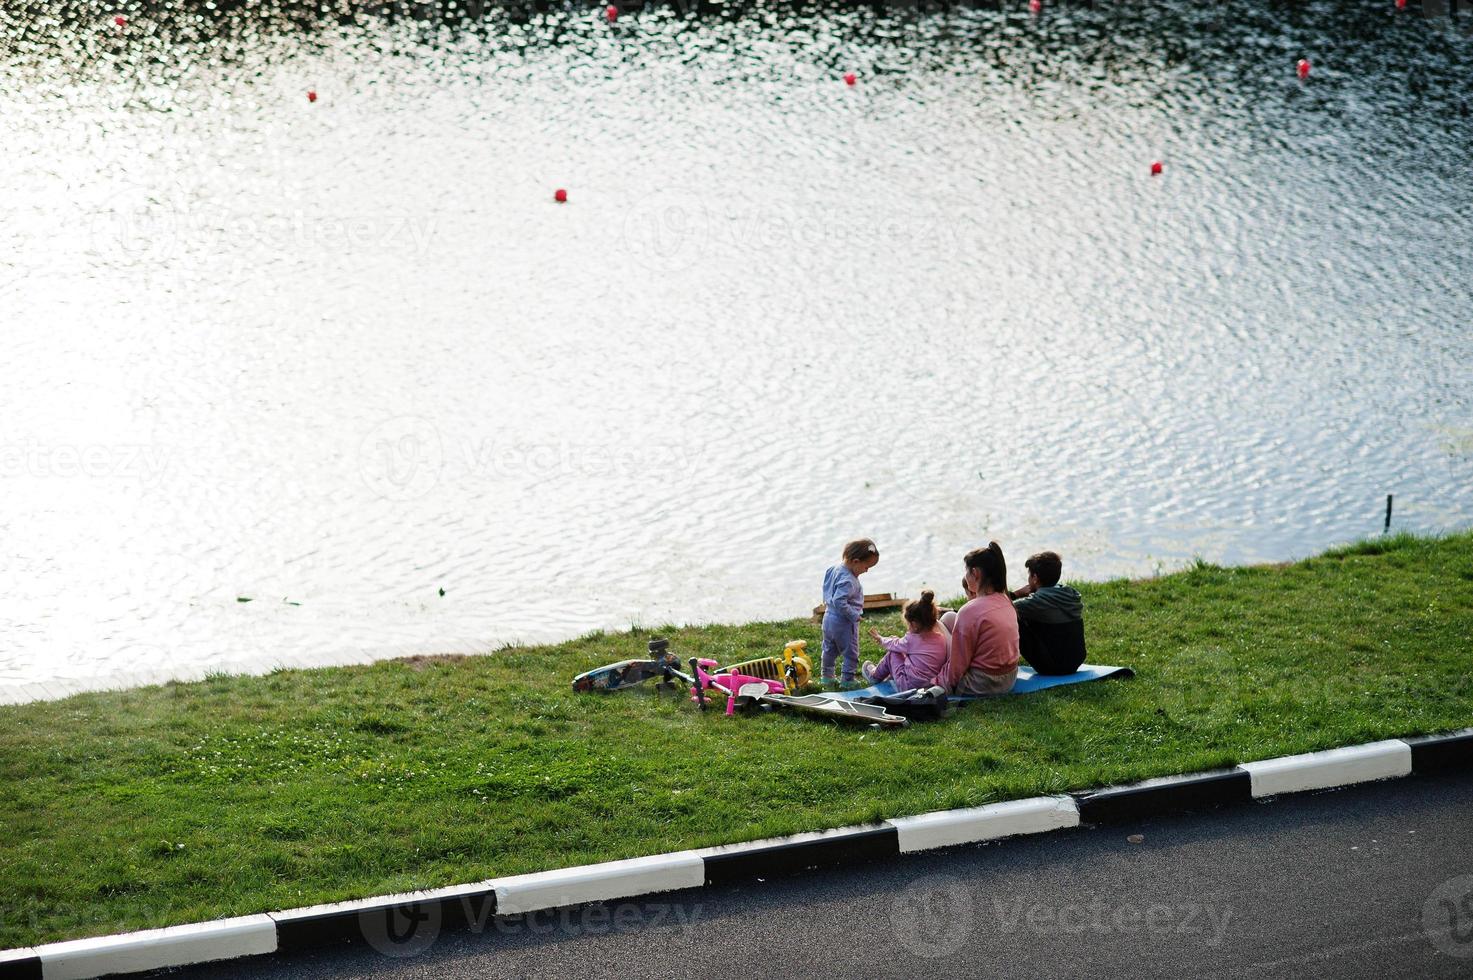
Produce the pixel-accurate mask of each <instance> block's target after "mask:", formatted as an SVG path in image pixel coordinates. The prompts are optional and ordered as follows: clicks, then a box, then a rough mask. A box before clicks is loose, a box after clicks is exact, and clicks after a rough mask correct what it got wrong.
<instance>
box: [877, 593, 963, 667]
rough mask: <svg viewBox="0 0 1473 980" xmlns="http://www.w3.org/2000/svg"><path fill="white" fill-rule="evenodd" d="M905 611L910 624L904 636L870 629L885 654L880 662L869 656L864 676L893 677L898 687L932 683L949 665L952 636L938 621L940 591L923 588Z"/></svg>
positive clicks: (907, 624)
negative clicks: (937, 600)
mask: <svg viewBox="0 0 1473 980" xmlns="http://www.w3.org/2000/svg"><path fill="white" fill-rule="evenodd" d="M903 615H904V616H905V623H906V626H907V627H909V631H908V632H907V633H906V634H905V635H904V636H901V637H894V636H881V635H880V631H879V630H870V631H869V635H870V636H872V637H874V640H875V642H876V643H878V644H879V645H880V646H881V647H883V648H884V650H885V658H884V659H883V660H881V661H880V662H879V663H878V664H875V663H871V662H870V661H868V660H866V661H865V662H864V679H865V680H866V681H868V682H869V683H871V684H875V683H878V682H879V681H882V680H885V679H886V678H889V679H890V681H891V682H892V683H893V684H894V685H895V690H897V691H909V690H912V689H914V688H917V687H930V686H931V685H932V684H935V683H936V675H937V674H939V673H941V671H943V670H945V669H946V657H947V652H948V649H949V647H950V637H948V636H947V635H946V630H944V629H943V628H942V627H941V624H940V623H938V622H936V593H934V592H930V591H926V592H922V593H921V597H920V598H919V599H917V600H915V601H914V602H907V603H906V604H905V612H904V614H903Z"/></svg>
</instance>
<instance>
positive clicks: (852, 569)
mask: <svg viewBox="0 0 1473 980" xmlns="http://www.w3.org/2000/svg"><path fill="white" fill-rule="evenodd" d="M879 562H880V549H879V548H876V547H875V543H874V542H873V541H871V540H870V539H869V538H860V539H859V540H858V541H850V542H849V543H848V544H846V545H845V546H844V559H843V561H842V562H840V563H839V564H837V565H835V566H834V567H833V568H830V569H829V570H828V571H827V572H824V574H823V602H824V606H825V608H824V613H823V659H822V664H823V674H822V677H821V678H820V679H821V680H822V681H823V682H824V683H825V684H832V683H833V681H834V663H835V661H837V660H839V659H840V657H842V658H843V671H844V673H843V679H844V683H846V684H850V683H853V681H854V671H855V670H856V669H857V668H858V667H859V617H860V614H861V613H863V612H864V589H862V588H860V586H859V576H861V575H863V574H864V573H865V572H867V571H869V570H870V569H871V568H874V567H875V566H876V565H877V564H879Z"/></svg>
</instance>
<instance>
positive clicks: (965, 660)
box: [938, 592, 1018, 691]
mask: <svg viewBox="0 0 1473 980" xmlns="http://www.w3.org/2000/svg"><path fill="white" fill-rule="evenodd" d="M1017 666H1018V614H1017V613H1015V612H1013V603H1012V601H1011V600H1010V599H1008V597H1007V596H1006V595H1005V594H1003V593H1001V592H993V593H991V594H990V595H979V596H978V597H977V598H975V599H973V600H972V601H971V602H969V603H967V604H966V605H965V606H962V608H961V611H960V612H958V613H957V614H956V623H955V624H953V627H952V630H951V658H950V660H949V661H948V663H947V665H946V678H945V680H942V681H938V683H940V684H942V685H943V686H944V687H945V688H946V689H947V690H948V691H949V690H952V689H953V688H955V687H956V683H957V681H959V680H961V679H962V677H963V676H964V675H965V674H966V672H967V671H969V670H971V669H972V668H973V667H975V668H977V669H978V670H980V671H982V672H983V673H984V674H993V675H998V674H1006V673H1008V672H1009V671H1011V670H1014V669H1016V668H1017Z"/></svg>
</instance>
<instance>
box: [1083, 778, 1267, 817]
mask: <svg viewBox="0 0 1473 980" xmlns="http://www.w3.org/2000/svg"><path fill="white" fill-rule="evenodd" d="M1074 796H1075V798H1076V799H1078V800H1079V819H1080V820H1082V821H1083V822H1085V823H1094V824H1112V823H1122V822H1125V821H1129V820H1138V819H1140V818H1141V817H1149V816H1155V815H1157V814H1163V813H1180V812H1182V811H1184V810H1207V809H1211V808H1213V807H1219V806H1226V805H1228V804H1231V803H1247V802H1249V801H1250V800H1252V799H1253V783H1252V777H1251V776H1250V775H1249V774H1248V773H1247V771H1245V770H1243V769H1241V768H1236V767H1235V768H1233V769H1223V770H1220V771H1217V772H1200V773H1193V774H1192V775H1189V776H1162V777H1160V778H1157V779H1147V780H1145V781H1144V782H1140V783H1133V784H1131V785H1128V786H1112V787H1110V788H1108V789H1101V790H1095V791H1094V792H1089V793H1075V794H1074Z"/></svg>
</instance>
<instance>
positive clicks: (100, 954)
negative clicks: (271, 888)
mask: <svg viewBox="0 0 1473 980" xmlns="http://www.w3.org/2000/svg"><path fill="white" fill-rule="evenodd" d="M275 951H276V923H275V922H273V921H272V920H271V917H270V916H269V915H247V916H242V917H240V918H237V919H217V920H215V921H213V922H198V923H194V924H191V925H184V926H168V927H166V928H163V929H146V930H144V931H142V932H128V933H123V934H122V935H119V936H98V937H96V938H94V939H73V940H69V941H67V942H62V943H52V944H50V945H49V946H38V947H36V952H37V953H39V954H40V958H41V976H42V977H44V978H45V980H86V978H88V977H95V976H99V975H102V974H107V973H141V972H143V971H145V970H157V969H161V968H163V967H166V966H184V965H186V964H189V963H203V962H206V961H208V960H230V959H235V958H236V957H240V956H256V955H259V954H261V953H274V952H275Z"/></svg>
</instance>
